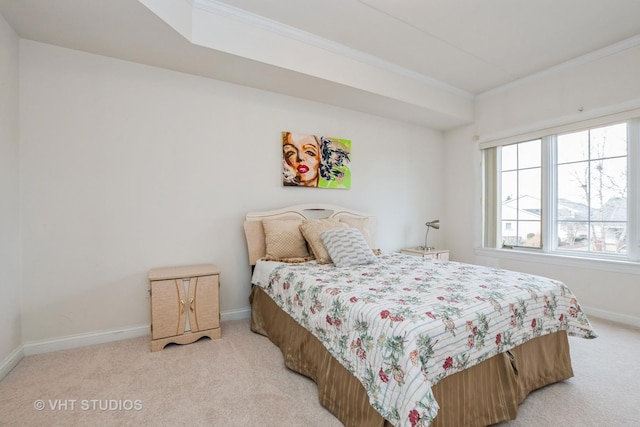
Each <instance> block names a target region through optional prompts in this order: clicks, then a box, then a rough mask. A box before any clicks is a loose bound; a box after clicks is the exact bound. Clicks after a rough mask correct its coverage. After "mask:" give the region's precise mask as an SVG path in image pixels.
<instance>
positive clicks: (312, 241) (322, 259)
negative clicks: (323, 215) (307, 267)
mask: <svg viewBox="0 0 640 427" xmlns="http://www.w3.org/2000/svg"><path fill="white" fill-rule="evenodd" d="M338 228H349V226H348V225H347V224H345V223H344V222H340V221H338V220H337V219H333V218H327V219H313V220H307V221H302V225H301V226H300V231H301V232H302V235H303V236H304V238H305V239H306V240H307V243H308V244H309V247H310V248H311V252H313V255H314V256H315V257H316V261H317V262H318V264H330V263H331V257H330V256H329V253H328V252H327V249H326V248H325V247H324V244H323V243H322V239H321V238H320V233H321V232H323V231H325V230H335V229H338Z"/></svg>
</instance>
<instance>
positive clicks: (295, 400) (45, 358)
mask: <svg viewBox="0 0 640 427" xmlns="http://www.w3.org/2000/svg"><path fill="white" fill-rule="evenodd" d="M592 320H593V324H594V326H595V328H596V330H597V331H598V333H599V334H600V337H599V338H598V339H596V340H590V341H587V340H582V339H578V338H571V339H570V344H571V352H572V357H573V366H574V372H575V377H574V378H572V379H570V380H568V381H566V382H563V383H559V384H555V385H552V386H549V387H546V388H544V389H542V390H539V391H536V392H534V393H533V394H531V395H530V396H529V398H528V399H527V400H526V401H525V402H524V404H523V405H522V406H521V407H520V413H519V416H518V419H517V420H516V421H512V422H510V423H503V424H501V426H556V425H557V426H638V425H640V367H639V365H638V364H637V359H638V355H639V354H640V331H638V330H636V329H631V328H625V327H622V326H620V325H616V324H613V323H609V322H605V321H601V320H597V319H592ZM222 336H223V337H222V339H221V340H215V341H211V340H208V339H203V340H201V341H199V342H197V343H194V344H190V345H185V346H177V345H171V346H169V347H167V348H165V349H164V350H163V351H160V352H155V353H151V352H150V350H149V338H136V339H130V340H124V341H120V342H115V343H109V344H103V345H98V346H92V347H85V348H79V349H74V350H67V351H60V352H56V353H48V354H42V355H36V356H30V357H27V358H25V359H23V360H22V361H21V362H20V364H19V365H18V366H17V367H16V368H15V369H14V370H13V371H12V372H11V373H10V374H9V375H8V376H7V377H6V378H5V379H4V380H3V381H2V382H0V425H3V426H5V425H6V426H40V425H55V426H73V425H82V426H103V425H104V426H115V425H118V426H120V425H154V426H161V425H166V426H178V425H198V426H200V425H207V426H224V427H227V426H230V427H233V426H278V427H280V426H305V427H311V426H323V427H325V426H328V427H330V426H340V425H341V424H340V422H339V421H338V420H337V419H336V418H334V417H333V416H332V415H331V414H330V413H328V412H327V411H326V410H324V409H323V408H322V407H321V406H320V405H319V403H318V398H317V391H316V387H315V384H314V383H313V382H312V381H310V380H308V379H307V378H305V377H303V376H301V375H298V374H295V373H293V372H290V371H288V370H287V369H286V368H284V365H283V361H282V355H281V353H280V351H279V350H278V349H277V348H276V347H275V346H274V345H273V344H272V343H271V342H270V341H269V340H268V339H267V338H265V337H262V336H260V335H256V334H254V333H252V332H250V331H249V321H248V320H238V321H232V322H225V323H223V325H222ZM41 404H42V405H43V409H40V408H36V407H38V406H39V405H41Z"/></svg>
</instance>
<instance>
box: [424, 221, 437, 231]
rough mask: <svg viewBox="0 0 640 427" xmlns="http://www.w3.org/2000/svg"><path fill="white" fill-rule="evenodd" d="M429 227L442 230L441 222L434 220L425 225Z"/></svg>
mask: <svg viewBox="0 0 640 427" xmlns="http://www.w3.org/2000/svg"><path fill="white" fill-rule="evenodd" d="M425 225H426V226H427V227H432V228H435V229H436V230H439V229H440V220H439V219H434V220H433V221H429V222H427V223H426V224H425Z"/></svg>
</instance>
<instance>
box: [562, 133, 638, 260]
mask: <svg viewBox="0 0 640 427" xmlns="http://www.w3.org/2000/svg"><path fill="white" fill-rule="evenodd" d="M555 145H556V152H557V161H556V163H555V165H554V166H555V168H556V171H557V184H556V186H557V199H556V203H555V217H556V230H555V231H556V233H557V237H558V249H562V250H568V251H581V252H603V253H616V254H625V253H626V252H627V123H620V124H616V125H612V126H605V127H601V128H597V129H590V130H585V131H581V132H574V133H568V134H564V135H558V137H557V142H556V144H555Z"/></svg>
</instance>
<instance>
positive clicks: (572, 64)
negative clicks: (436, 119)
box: [476, 35, 640, 100]
mask: <svg viewBox="0 0 640 427" xmlns="http://www.w3.org/2000/svg"><path fill="white" fill-rule="evenodd" d="M637 46H640V35H636V36H633V37H630V38H628V39H625V40H622V41H620V42H617V43H614V44H612V45H609V46H606V47H603V48H602V49H598V50H594V51H593V52H589V53H587V54H585V55H582V56H578V57H577V58H574V59H571V60H569V61H566V62H563V63H561V64H558V65H555V66H553V67H550V68H547V69H544V70H542V71H539V72H537V73H534V74H530V75H528V76H526V77H523V78H520V79H518V80H514V81H512V82H511V83H507V84H506V85H503V86H499V87H496V88H494V89H489V90H488V91H486V92H483V93H481V94H478V95H477V96H476V99H478V100H480V99H483V98H488V97H491V96H494V95H497V94H499V93H502V92H507V91H509V90H512V89H515V88H517V87H519V86H523V85H525V84H528V83H532V82H535V81H539V80H542V79H545V78H547V77H550V76H553V75H555V74H560V73H562V72H565V71H568V70H571V69H574V68H577V67H580V66H582V65H585V64H588V63H590V62H595V61H598V60H600V59H602V58H606V57H607V56H611V55H615V54H616V53H620V52H623V51H625V50H628V49H632V48H634V47H637Z"/></svg>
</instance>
